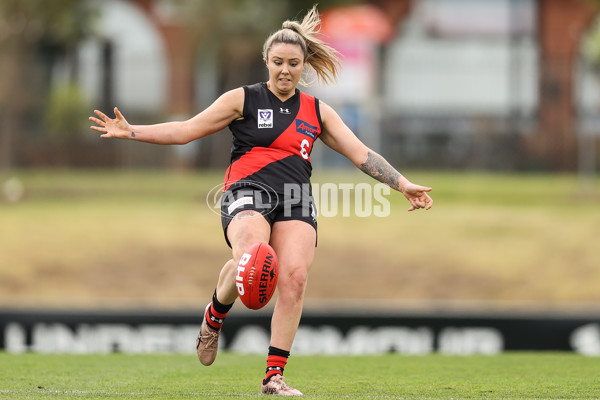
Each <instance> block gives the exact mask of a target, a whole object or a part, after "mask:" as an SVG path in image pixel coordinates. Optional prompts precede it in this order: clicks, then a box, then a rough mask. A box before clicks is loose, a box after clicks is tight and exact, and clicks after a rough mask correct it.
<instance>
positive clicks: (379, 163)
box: [360, 151, 402, 191]
mask: <svg viewBox="0 0 600 400" xmlns="http://www.w3.org/2000/svg"><path fill="white" fill-rule="evenodd" d="M360 170H361V171H362V172H364V173H365V174H367V175H369V176H371V177H373V178H375V179H377V180H378V181H379V182H382V183H385V184H386V185H388V186H389V187H391V188H392V189H396V190H398V191H400V177H401V176H402V175H401V174H400V172H398V171H396V169H395V168H394V167H392V166H391V165H390V163H388V162H387V161H386V160H385V158H383V157H382V156H380V155H379V154H377V153H374V152H372V151H370V152H369V153H368V154H367V161H365V162H364V163H362V164H361V165H360Z"/></svg>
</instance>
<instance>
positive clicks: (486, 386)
mask: <svg viewBox="0 0 600 400" xmlns="http://www.w3.org/2000/svg"><path fill="white" fill-rule="evenodd" d="M264 359H265V357H260V356H241V355H236V354H232V353H223V354H220V355H219V357H218V358H217V361H216V362H215V364H214V365H213V366H211V367H203V366H201V365H200V364H199V362H198V360H197V359H196V358H195V356H193V355H191V356H187V355H185V356H183V355H120V354H112V355H103V356H73V355H40V354H25V355H11V354H5V353H0V398H7V399H15V400H20V399H63V398H78V399H238V398H247V397H259V394H258V392H259V385H260V380H261V379H262V378H263V371H264V367H265V360H264ZM599 371H600V359H599V358H586V357H583V356H578V355H573V354H567V353H505V354H502V355H498V356H470V357H454V356H441V355H427V356H400V355H392V354H390V355H384V356H357V357H349V356H345V357H334V356H326V357H325V356H316V357H307V356H293V357H292V358H291V359H290V363H289V364H288V367H287V368H286V377H287V380H288V383H290V384H291V385H292V386H295V387H296V388H298V389H299V390H301V391H303V392H304V394H305V397H308V398H315V399H505V400H508V399H540V400H542V399H599V398H600V379H599V377H600V376H599Z"/></svg>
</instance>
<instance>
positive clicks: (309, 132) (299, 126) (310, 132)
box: [296, 119, 319, 140]
mask: <svg viewBox="0 0 600 400" xmlns="http://www.w3.org/2000/svg"><path fill="white" fill-rule="evenodd" d="M296 132H300V133H301V134H303V135H306V136H308V137H309V138H311V139H313V140H314V139H316V137H317V135H318V134H319V128H317V127H316V126H312V125H310V124H307V123H306V122H304V121H302V120H301V119H297V120H296Z"/></svg>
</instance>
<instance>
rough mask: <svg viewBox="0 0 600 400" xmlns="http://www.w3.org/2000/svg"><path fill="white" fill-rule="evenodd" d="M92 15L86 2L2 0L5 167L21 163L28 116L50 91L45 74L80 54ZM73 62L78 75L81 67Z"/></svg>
mask: <svg viewBox="0 0 600 400" xmlns="http://www.w3.org/2000/svg"><path fill="white" fill-rule="evenodd" d="M91 15H92V13H91V11H90V8H89V6H88V3H87V2H84V1H81V0H52V1H48V0H2V1H0V54H1V55H2V56H1V57H0V169H7V168H10V167H12V166H13V165H14V163H15V150H16V145H17V144H18V143H19V142H21V141H22V138H23V136H24V135H25V131H24V120H25V118H26V116H27V115H28V114H36V112H33V110H34V109H35V107H36V106H38V107H39V106H41V105H42V104H43V100H41V99H44V98H45V97H46V96H45V92H46V91H47V90H48V79H44V78H45V77H46V78H47V77H48V76H49V68H50V66H51V64H52V61H53V59H54V57H57V56H61V57H68V56H69V55H72V54H74V51H75V46H76V44H77V42H78V41H79V40H80V39H81V38H82V37H84V36H85V35H86V34H87V33H88V32H89V31H88V30H89V29H90V26H91V24H90V23H89V22H90V18H91ZM71 59H73V60H74V57H71ZM40 60H41V61H42V62H41V63H40V62H35V61H40ZM72 65H73V68H71V75H72V79H74V78H75V75H76V70H77V68H76V63H72ZM38 111H39V109H38Z"/></svg>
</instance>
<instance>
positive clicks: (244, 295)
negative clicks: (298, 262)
mask: <svg viewBox="0 0 600 400" xmlns="http://www.w3.org/2000/svg"><path fill="white" fill-rule="evenodd" d="M278 277H279V262H278V261H277V255H276V254H275V251H274V250H273V248H272V247H271V246H269V245H268V244H267V243H260V242H259V243H255V244H253V245H252V246H250V248H248V249H247V250H246V252H245V253H244V254H243V255H242V258H240V262H239V263H238V266H237V272H236V275H235V286H236V287H237V291H238V294H239V295H240V299H241V300H242V303H244V305H245V306H246V307H248V308H250V309H252V310H258V309H260V308H263V307H264V306H266V305H267V303H269V300H271V297H273V293H275V288H276V287H277V279H278Z"/></svg>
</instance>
